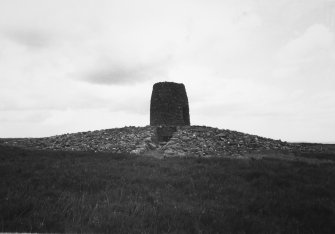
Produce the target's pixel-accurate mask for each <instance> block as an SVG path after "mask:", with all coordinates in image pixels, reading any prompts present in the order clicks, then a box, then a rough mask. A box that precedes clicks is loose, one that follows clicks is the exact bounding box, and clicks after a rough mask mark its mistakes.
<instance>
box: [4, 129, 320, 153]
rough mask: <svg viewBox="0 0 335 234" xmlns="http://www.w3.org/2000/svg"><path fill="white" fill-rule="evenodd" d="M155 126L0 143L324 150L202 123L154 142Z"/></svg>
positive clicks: (108, 148)
mask: <svg viewBox="0 0 335 234" xmlns="http://www.w3.org/2000/svg"><path fill="white" fill-rule="evenodd" d="M156 134H157V128H156V127H153V126H146V127H124V128H114V129H106V130H99V131H92V132H91V131H90V132H79V133H73V134H64V135H58V136H52V137H45V138H7V139H6V138H0V144H4V145H11V146H18V147H23V148H28V149H43V150H65V151H93V152H112V153H131V154H137V155H138V154H144V153H151V154H153V155H154V154H158V155H163V156H164V157H171V156H178V157H188V156H191V157H193V156H195V157H213V156H214V157H225V156H229V157H237V158H238V157H243V155H247V154H249V153H255V152H260V151H264V150H272V151H286V152H323V148H322V145H320V144H296V143H295V144H293V143H288V142H282V141H280V140H273V139H269V138H264V137H260V136H256V135H250V134H245V133H241V132H236V131H231V130H226V129H217V128H211V127H205V126H179V127H176V131H175V132H174V133H172V137H171V139H169V140H168V141H167V142H166V141H157V139H158V138H157V135H156Z"/></svg>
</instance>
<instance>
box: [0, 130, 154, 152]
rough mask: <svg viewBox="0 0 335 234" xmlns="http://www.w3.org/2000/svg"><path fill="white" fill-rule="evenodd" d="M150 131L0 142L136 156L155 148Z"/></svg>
mask: <svg viewBox="0 0 335 234" xmlns="http://www.w3.org/2000/svg"><path fill="white" fill-rule="evenodd" d="M154 132H155V128H154V127H150V126H146V127H124V128H114V129H106V130H99V131H89V132H79V133H72V134H64V135H57V136H52V137H44V138H17V139H0V143H2V144H7V145H13V146H19V147H24V148H33V149H44V150H65V151H94V152H112V153H134V154H140V153H143V152H145V151H146V150H148V149H152V148H155V147H157V146H156V144H154V143H152V141H151V137H152V136H153V135H154Z"/></svg>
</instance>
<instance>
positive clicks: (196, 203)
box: [0, 146, 335, 233]
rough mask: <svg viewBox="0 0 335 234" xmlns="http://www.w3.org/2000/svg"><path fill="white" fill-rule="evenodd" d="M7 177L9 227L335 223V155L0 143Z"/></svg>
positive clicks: (259, 227) (320, 226)
mask: <svg viewBox="0 0 335 234" xmlns="http://www.w3.org/2000/svg"><path fill="white" fill-rule="evenodd" d="M308 157H310V155H309V156H308ZM329 157H332V156H331V155H327V158H329ZM334 157H335V155H334ZM0 183H1V189H0V232H85V233H87V232H98V233H335V165H334V164H322V165H312V164H306V163H302V162H290V161H285V160H276V159H262V160H244V159H239V160H237V159H218V158H212V159H200V158H168V159H161V160H160V159H155V158H153V157H143V156H142V157H141V156H131V155H122V154H108V153H81V152H76V153H75V152H47V151H28V150H22V149H18V148H11V147H5V146H0Z"/></svg>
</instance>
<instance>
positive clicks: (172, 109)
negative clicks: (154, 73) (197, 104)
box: [150, 82, 190, 126]
mask: <svg viewBox="0 0 335 234" xmlns="http://www.w3.org/2000/svg"><path fill="white" fill-rule="evenodd" d="M150 125H151V126H185V125H190V114H189V107H188V98H187V94H186V90H185V86H184V85H183V84H178V83H174V82H159V83H156V84H154V86H153V90H152V95H151V105H150Z"/></svg>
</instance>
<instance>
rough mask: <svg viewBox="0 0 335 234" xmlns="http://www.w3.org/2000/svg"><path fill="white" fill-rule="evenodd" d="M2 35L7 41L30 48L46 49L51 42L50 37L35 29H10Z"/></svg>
mask: <svg viewBox="0 0 335 234" xmlns="http://www.w3.org/2000/svg"><path fill="white" fill-rule="evenodd" d="M2 34H3V35H4V37H6V38H7V39H9V40H11V41H13V42H16V43H18V44H20V45H24V46H27V47H30V48H42V47H47V46H49V45H50V43H51V41H52V37H51V35H49V34H48V33H46V32H42V31H38V30H36V29H31V30H29V29H26V28H22V29H15V30H13V29H11V30H5V31H4V32H3V33H2Z"/></svg>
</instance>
